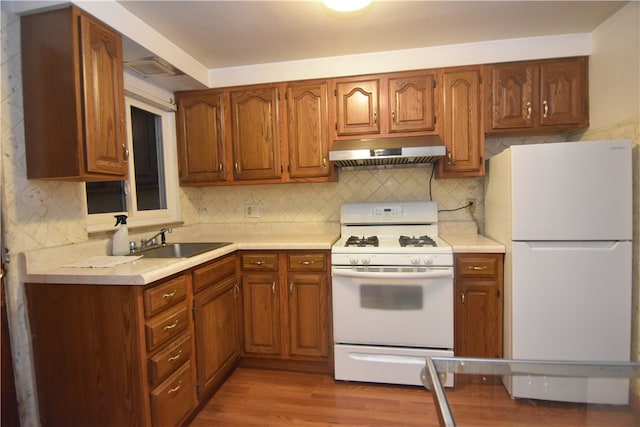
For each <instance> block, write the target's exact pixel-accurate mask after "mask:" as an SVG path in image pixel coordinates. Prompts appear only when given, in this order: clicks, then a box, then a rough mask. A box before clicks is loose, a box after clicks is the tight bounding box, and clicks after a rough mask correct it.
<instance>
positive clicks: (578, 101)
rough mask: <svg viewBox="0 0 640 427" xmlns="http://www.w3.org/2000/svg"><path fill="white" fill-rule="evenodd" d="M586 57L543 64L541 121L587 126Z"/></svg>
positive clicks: (541, 67) (546, 124)
mask: <svg viewBox="0 0 640 427" xmlns="http://www.w3.org/2000/svg"><path fill="white" fill-rule="evenodd" d="M586 76H587V61H586V58H577V59H568V60H562V61H549V62H543V63H541V64H540V117H539V120H540V125H541V126H559V125H567V126H574V127H586V126H588V121H589V116H588V114H589V113H588V107H587V105H588V104H587V100H588V85H587V77H586Z"/></svg>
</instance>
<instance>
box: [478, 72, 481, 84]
mask: <svg viewBox="0 0 640 427" xmlns="http://www.w3.org/2000/svg"><path fill="white" fill-rule="evenodd" d="M478 79H479V81H480V84H482V74H480V75H479V76H478Z"/></svg>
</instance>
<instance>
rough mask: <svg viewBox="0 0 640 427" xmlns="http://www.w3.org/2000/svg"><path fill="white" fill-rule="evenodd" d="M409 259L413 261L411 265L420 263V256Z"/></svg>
mask: <svg viewBox="0 0 640 427" xmlns="http://www.w3.org/2000/svg"><path fill="white" fill-rule="evenodd" d="M409 261H411V265H420V258H418V257H411V258H409Z"/></svg>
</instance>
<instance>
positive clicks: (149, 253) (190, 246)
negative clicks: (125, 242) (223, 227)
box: [132, 242, 231, 258]
mask: <svg viewBox="0 0 640 427" xmlns="http://www.w3.org/2000/svg"><path fill="white" fill-rule="evenodd" d="M230 244H231V242H188V243H168V244H166V245H165V246H155V247H152V248H148V249H142V250H140V251H136V252H135V253H133V254H132V255H142V256H143V257H145V258H189V257H192V256H195V255H199V254H201V253H204V252H207V251H212V250H214V249H219V248H222V247H224V246H227V245H230Z"/></svg>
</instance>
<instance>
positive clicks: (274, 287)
mask: <svg viewBox="0 0 640 427" xmlns="http://www.w3.org/2000/svg"><path fill="white" fill-rule="evenodd" d="M280 292H281V289H280V283H279V280H278V275H277V273H276V274H245V275H243V277H242V294H243V298H244V352H245V353H252V354H259V355H280V354H282V339H281V333H280Z"/></svg>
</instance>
